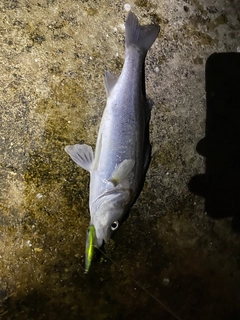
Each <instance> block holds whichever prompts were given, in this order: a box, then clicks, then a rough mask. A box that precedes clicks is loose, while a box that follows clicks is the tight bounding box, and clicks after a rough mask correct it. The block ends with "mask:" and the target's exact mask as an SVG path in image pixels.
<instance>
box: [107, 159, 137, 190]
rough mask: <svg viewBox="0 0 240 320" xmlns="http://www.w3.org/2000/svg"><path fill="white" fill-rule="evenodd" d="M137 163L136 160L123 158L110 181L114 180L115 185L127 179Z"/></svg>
mask: <svg viewBox="0 0 240 320" xmlns="http://www.w3.org/2000/svg"><path fill="white" fill-rule="evenodd" d="M134 165H135V160H133V159H125V160H123V161H122V162H121V163H120V164H119V165H118V166H117V167H116V168H115V170H114V171H113V173H112V175H111V177H110V179H109V181H110V182H112V183H113V184H114V185H115V186H117V185H118V184H119V183H121V182H122V181H123V180H125V179H126V178H127V177H128V175H129V173H130V172H131V171H132V169H133V167H134Z"/></svg>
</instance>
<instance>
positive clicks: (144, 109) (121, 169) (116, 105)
mask: <svg viewBox="0 0 240 320" xmlns="http://www.w3.org/2000/svg"><path fill="white" fill-rule="evenodd" d="M159 31H160V26H158V25H156V24H150V25H140V23H139V21H138V18H137V17H136V15H135V14H134V13H133V12H131V11H130V12H129V13H128V16H127V19H126V22H125V50H126V51H125V61H124V64H123V68H122V71H121V74H120V76H116V75H114V74H112V73H110V72H109V71H106V72H105V75H104V86H105V90H106V94H107V103H106V107H105V110H104V112H103V116H102V119H101V123H100V128H99V132H98V137H97V143H96V148H95V152H94V153H93V150H92V147H91V146H89V145H87V144H75V145H68V146H66V147H65V151H66V152H67V153H68V154H69V156H70V157H71V158H72V160H73V161H74V162H76V164H77V165H78V166H80V167H82V168H83V169H85V170H87V171H89V173H90V192H89V210H90V217H91V218H90V227H89V229H88V232H87V241H86V251H85V272H86V273H87V272H88V271H89V268H90V265H91V261H92V257H93V249H92V248H91V246H93V247H94V246H95V247H98V248H100V247H101V246H102V245H103V244H105V243H107V242H108V241H109V239H110V237H111V236H112V234H113V233H115V232H116V230H117V229H118V228H119V225H120V224H121V222H122V220H123V218H124V217H126V215H127V214H128V212H129V211H130V208H131V207H132V206H133V204H134V203H135V201H136V200H137V198H138V196H139V194H140V192H141V190H142V187H143V184H144V180H145V176H146V172H147V169H148V166H149V163H150V159H151V144H150V141H149V121H150V115H151V104H150V103H149V102H148V101H149V99H148V98H147V96H146V91H145V57H146V55H147V52H148V50H149V49H150V47H151V46H152V44H153V43H154V41H155V40H156V39H157V37H158V34H159Z"/></svg>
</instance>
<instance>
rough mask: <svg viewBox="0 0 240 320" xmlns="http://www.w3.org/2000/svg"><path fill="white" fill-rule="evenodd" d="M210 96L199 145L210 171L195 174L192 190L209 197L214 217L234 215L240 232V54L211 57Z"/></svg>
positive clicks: (207, 208)
mask: <svg viewBox="0 0 240 320" xmlns="http://www.w3.org/2000/svg"><path fill="white" fill-rule="evenodd" d="M206 98H207V114H206V136H205V138H203V139H202V140H200V141H199V142H198V144H197V147H196V149H197V152H198V153H199V154H200V155H203V156H204V157H206V173H205V174H202V175H196V176H194V177H192V179H191V180H190V182H189V190H190V191H191V192H193V193H195V194H197V195H200V196H202V197H204V198H205V212H206V213H207V214H208V215H209V216H210V217H212V218H216V219H221V218H225V217H233V220H232V227H233V230H234V231H236V232H240V53H214V54H212V55H211V56H210V57H209V58H208V60H207V62H206Z"/></svg>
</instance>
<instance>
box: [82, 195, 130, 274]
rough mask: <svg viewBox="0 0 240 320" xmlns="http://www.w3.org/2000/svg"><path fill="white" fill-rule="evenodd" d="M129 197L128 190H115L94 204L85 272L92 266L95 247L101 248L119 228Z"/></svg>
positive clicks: (87, 243) (88, 232) (87, 244)
mask: <svg viewBox="0 0 240 320" xmlns="http://www.w3.org/2000/svg"><path fill="white" fill-rule="evenodd" d="M128 199H129V191H128V190H120V191H119V190H118V191H117V192H116V191H115V190H114V191H111V192H107V193H106V194H104V195H103V196H102V197H100V198H98V200H97V201H95V203H94V205H93V206H92V210H91V222H90V226H89V228H88V231H87V241H86V250H85V273H87V272H88V270H89V268H90V265H91V261H92V258H93V254H94V247H98V248H100V247H101V246H102V245H103V244H104V243H107V242H108V240H109V239H110V237H111V236H112V234H113V233H114V232H115V231H116V230H117V229H118V227H119V224H120V221H121V219H122V217H123V216H124V214H125V212H126V203H127V202H128Z"/></svg>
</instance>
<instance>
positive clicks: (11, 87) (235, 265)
mask: <svg viewBox="0 0 240 320" xmlns="http://www.w3.org/2000/svg"><path fill="white" fill-rule="evenodd" d="M128 3H129V4H130V5H131V7H132V11H133V12H135V13H136V14H137V16H138V17H139V19H140V21H141V22H142V23H150V22H155V23H159V24H160V25H161V33H160V36H159V38H158V39H157V41H156V42H155V44H154V46H153V47H152V49H151V50H150V52H149V54H148V57H147V61H146V85H147V93H148V95H149V96H150V97H151V99H152V100H153V101H154V103H155V104H154V107H153V111H152V118H151V128H150V129H151V132H150V135H151V141H152V146H153V152H152V162H151V165H150V168H149V171H148V174H147V178H146V183H145V186H144V189H143V191H142V194H141V196H140V198H139V200H138V201H137V203H136V204H135V206H134V207H133V208H132V211H131V214H130V216H129V218H128V219H127V220H126V221H125V222H124V224H123V225H122V226H121V228H120V229H119V230H118V232H117V233H116V235H115V237H114V239H112V241H110V243H109V244H108V245H107V246H106V247H105V253H104V255H102V254H100V253H99V254H97V257H96V259H95V261H94V262H93V264H92V267H91V270H90V273H89V274H88V275H87V276H86V275H84V272H83V268H84V249H85V235H86V229H87V226H88V222H89V213H88V185H89V176H88V174H87V173H86V172H85V171H83V170H82V169H80V168H77V166H76V165H75V164H74V163H73V162H72V161H71V160H70V159H69V157H68V155H67V154H65V152H64V150H63V148H64V146H65V145H67V144H72V143H77V142H80V141H81V142H83V141H84V142H86V143H89V144H91V145H92V146H93V147H94V146H95V141H96V136H97V132H98V127H99V123H100V119H101V114H102V112H103V109H104V106H105V102H106V97H105V90H104V87H103V81H102V75H103V72H104V70H105V69H108V70H110V71H112V72H115V73H119V72H120V70H121V67H122V64H123V61H124V29H123V26H124V21H125V18H126V14H127V13H126V11H125V9H124V4H125V3H124V2H121V1H110V0H104V1H93V0H89V1H87V0H86V1H79V0H62V1H60V0H36V1H35V0H29V1H24V0H2V1H1V2H0V39H1V47H0V70H1V76H0V88H1V90H0V104H1V107H0V108H1V109H0V110H1V118H2V119H1V126H0V140H1V144H0V148H1V149H0V159H1V160H0V164H1V169H0V173H1V178H0V187H1V193H0V210H1V214H0V258H1V259H0V271H1V272H0V299H1V303H0V316H1V319H4V320H5V319H28V320H29V319H34V320H35V319H51V320H52V319H113V320H115V319H141V320H143V319H146V320H147V319H164V320H165V319H181V320H184V319H191V320H192V319H194V320H198V319H213V320H215V319H218V320H223V319H224V320H225V319H234V320H235V319H240V290H239V284H240V270H239V267H240V249H239V246H240V240H239V234H237V233H234V232H233V231H232V229H231V218H227V219H222V220H214V219H211V218H209V217H208V216H206V215H205V214H204V200H203V199H201V198H199V197H197V196H195V195H193V194H191V193H190V192H189V190H188V187H187V184H188V182H189V180H190V179H191V178H192V177H193V176H194V175H196V174H198V173H203V172H204V158H203V157H201V156H200V155H198V154H197V152H196V144H197V143H198V141H199V140H200V139H201V138H203V137H204V131H205V118H206V99H205V62H206V60H207V58H208V57H209V55H210V54H212V53H213V52H230V51H233V52H237V51H238V50H239V46H240V16H239V12H240V11H239V10H240V6H239V2H238V1H237V0H235V1H234V0H231V1H225V0H218V1H214V0H185V1H179V0H162V1H160V0H152V1H148V0H135V1H129V2H128Z"/></svg>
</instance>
